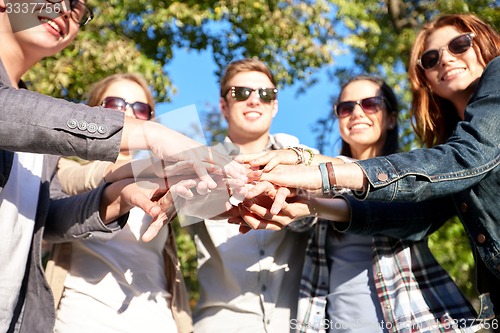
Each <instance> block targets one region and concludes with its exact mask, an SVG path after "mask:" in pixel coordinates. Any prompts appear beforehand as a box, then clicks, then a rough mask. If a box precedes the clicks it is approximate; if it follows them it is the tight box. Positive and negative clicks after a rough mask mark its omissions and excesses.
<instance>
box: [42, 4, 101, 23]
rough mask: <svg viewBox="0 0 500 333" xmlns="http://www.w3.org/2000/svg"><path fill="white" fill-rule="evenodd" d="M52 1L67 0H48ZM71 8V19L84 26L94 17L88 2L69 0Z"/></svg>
mask: <svg viewBox="0 0 500 333" xmlns="http://www.w3.org/2000/svg"><path fill="white" fill-rule="evenodd" d="M46 1H48V2H50V3H61V2H63V1H66V0H46ZM69 8H70V10H71V14H70V15H71V19H72V20H73V21H75V22H76V23H78V25H79V26H80V28H81V27H83V26H84V25H86V24H87V23H89V22H90V21H91V20H92V19H93V18H94V13H93V12H92V9H90V7H89V6H87V4H85V3H84V2H82V1H81V0H69Z"/></svg>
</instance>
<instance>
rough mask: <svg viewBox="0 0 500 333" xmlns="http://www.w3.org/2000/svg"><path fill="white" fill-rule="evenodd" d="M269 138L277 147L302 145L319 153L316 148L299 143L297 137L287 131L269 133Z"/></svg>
mask: <svg viewBox="0 0 500 333" xmlns="http://www.w3.org/2000/svg"><path fill="white" fill-rule="evenodd" d="M271 140H272V141H273V144H274V145H275V146H276V147H277V148H279V149H282V148H286V147H303V148H308V149H312V150H313V151H314V153H315V154H319V151H318V150H317V149H315V148H312V147H308V146H306V145H304V144H301V143H300V140H299V138H297V137H296V136H295V135H291V134H287V133H276V134H271Z"/></svg>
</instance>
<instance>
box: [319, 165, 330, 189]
mask: <svg viewBox="0 0 500 333" xmlns="http://www.w3.org/2000/svg"><path fill="white" fill-rule="evenodd" d="M318 167H319V172H320V173H321V187H322V190H323V195H328V194H330V191H331V186H330V180H329V179H328V169H327V168H326V163H320V164H318Z"/></svg>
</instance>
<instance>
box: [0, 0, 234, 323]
mask: <svg viewBox="0 0 500 333" xmlns="http://www.w3.org/2000/svg"><path fill="white" fill-rule="evenodd" d="M14 4H15V3H14ZM14 4H13V3H10V2H6V1H0V33H1V35H2V42H3V45H2V47H1V48H0V124H1V125H2V130H1V131H0V331H1V332H30V333H32V332H44V333H45V332H50V331H52V328H53V325H54V306H53V300H52V297H51V293H50V288H49V286H48V285H47V283H46V281H45V278H44V276H43V269H42V264H41V253H40V252H41V239H42V236H43V234H44V233H45V236H46V237H47V238H48V239H49V240H51V241H56V242H57V241H62V240H67V239H70V240H71V239H85V238H96V239H103V240H105V239H108V238H110V237H112V234H113V233H114V232H115V231H118V230H119V229H120V228H121V226H123V223H124V221H126V214H127V212H128V210H129V209H130V208H131V207H132V206H139V207H141V208H142V209H144V210H145V211H146V213H148V214H150V215H152V216H153V217H158V216H159V214H160V213H161V209H162V208H165V207H160V205H159V204H158V203H157V202H155V201H153V200H154V199H155V198H153V196H154V195H156V194H158V193H157V192H156V191H155V190H147V189H144V188H141V187H138V186H136V185H135V184H134V180H133V179H126V180H121V181H118V182H115V183H113V184H105V185H102V186H100V187H98V188H97V189H95V190H94V191H91V192H88V193H85V194H82V195H79V196H75V197H57V198H56V199H51V198H50V195H49V192H50V190H49V187H50V182H51V181H54V182H56V183H57V178H54V176H53V174H54V173H53V171H54V169H55V166H56V163H55V162H56V159H55V158H52V157H50V156H47V155H43V154H52V155H64V156H78V157H81V158H84V159H89V160H108V161H114V160H116V157H117V156H118V153H119V150H120V149H128V150H137V149H147V150H150V151H152V152H154V153H155V154H156V155H157V156H158V157H160V158H163V159H165V158H167V157H168V158H169V160H170V161H174V162H175V161H183V160H189V161H190V163H191V164H190V165H192V167H193V173H196V175H197V176H199V178H200V180H201V181H200V182H199V183H198V184H201V183H203V184H205V186H206V187H208V188H213V187H215V186H217V184H215V182H214V181H213V180H212V178H211V177H210V175H209V174H208V171H207V168H210V170H212V169H214V168H215V167H217V168H218V167H221V168H222V167H223V168H224V171H225V172H226V173H227V174H229V175H233V176H236V177H239V175H240V174H241V171H242V170H241V169H240V168H239V166H238V165H236V164H234V163H231V164H229V165H228V164H227V163H228V161H229V160H230V159H229V158H226V157H224V156H222V155H220V154H218V153H216V152H212V151H210V150H208V149H206V148H204V147H203V146H201V145H200V144H198V143H196V142H195V141H194V140H191V139H189V138H187V137H185V136H183V135H181V134H180V133H178V132H175V131H173V130H170V129H168V128H166V127H165V126H163V125H161V124H159V123H155V122H147V121H141V120H137V119H126V120H125V119H124V113H123V112H119V111H110V110H105V109H103V108H90V107H87V106H85V105H77V104H74V103H69V102H66V101H63V100H58V99H55V98H50V97H48V96H44V95H40V94H37V93H33V92H29V91H26V90H24V89H18V88H19V87H20V85H19V82H20V80H21V77H22V75H23V74H24V73H25V72H26V71H27V70H28V69H29V68H30V67H32V66H33V65H34V64H36V63H37V62H38V61H40V60H41V59H43V58H44V57H47V56H51V55H54V54H55V53H57V52H59V51H61V50H62V49H63V48H64V47H66V46H67V45H68V44H69V43H70V42H71V41H72V40H73V39H74V38H75V36H76V35H77V33H78V31H79V29H80V27H81V26H83V25H85V24H86V23H88V21H90V20H91V18H92V16H93V14H92V11H91V9H90V8H89V7H88V6H87V5H86V3H85V1H82V0H71V1H64V2H63V1H62V0H51V1H47V2H43V1H42V3H41V4H43V6H42V5H40V6H39V7H35V8H34V9H33V10H31V11H27V12H26V11H22V10H16V7H15V6H14ZM68 5H69V8H68V7H66V6H68ZM173 142H175V145H174V144H172V143H173ZM204 162H205V163H204ZM137 190H141V191H140V192H137ZM164 222H165V221H162V220H161V219H158V221H156V222H155V223H160V225H161V224H162V223H164Z"/></svg>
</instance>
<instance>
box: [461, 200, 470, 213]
mask: <svg viewBox="0 0 500 333" xmlns="http://www.w3.org/2000/svg"><path fill="white" fill-rule="evenodd" d="M468 208H469V207H468V206H467V204H466V203H465V202H462V203H461V204H460V211H461V212H462V213H465V212H467V209H468Z"/></svg>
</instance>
